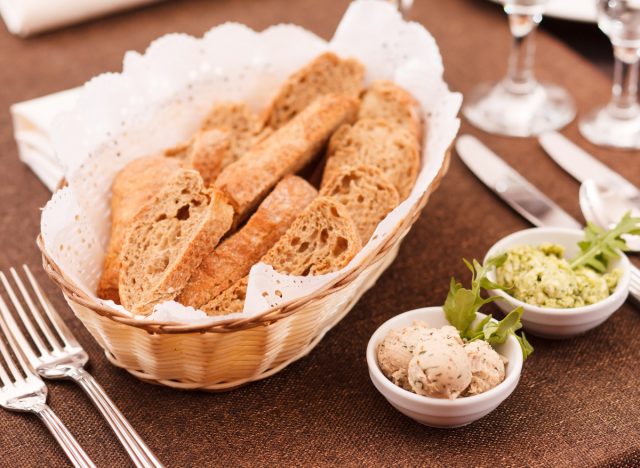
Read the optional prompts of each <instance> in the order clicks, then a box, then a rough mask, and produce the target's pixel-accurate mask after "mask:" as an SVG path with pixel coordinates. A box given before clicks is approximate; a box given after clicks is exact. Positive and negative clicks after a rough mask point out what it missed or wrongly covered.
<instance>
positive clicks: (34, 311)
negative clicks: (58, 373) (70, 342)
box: [11, 268, 62, 351]
mask: <svg viewBox="0 0 640 468" xmlns="http://www.w3.org/2000/svg"><path fill="white" fill-rule="evenodd" d="M11 276H13V281H15V283H16V284H17V285H18V289H19V290H20V292H21V293H22V297H23V298H24V300H25V302H26V303H27V306H28V307H29V310H30V311H31V316H32V317H33V318H34V319H35V320H36V323H37V324H38V326H39V327H40V330H42V333H43V334H44V336H45V338H46V339H47V341H49V344H50V345H51V347H52V348H53V349H55V350H58V351H61V350H62V345H61V344H60V340H59V339H58V338H57V337H56V336H55V335H54V334H53V332H52V331H51V328H49V325H47V322H46V321H45V320H44V319H43V318H42V314H41V313H40V310H38V308H37V307H36V305H35V304H34V303H33V300H32V299H31V294H29V291H27V288H25V286H24V283H23V282H22V279H20V277H19V276H18V272H17V271H16V270H15V268H11Z"/></svg>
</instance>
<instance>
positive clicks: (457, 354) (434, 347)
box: [408, 326, 471, 399]
mask: <svg viewBox="0 0 640 468" xmlns="http://www.w3.org/2000/svg"><path fill="white" fill-rule="evenodd" d="M408 378H409V384H410V385H411V388H412V389H413V391H414V392H415V393H417V394H418V395H426V396H430V397H435V398H449V399H454V398H457V397H458V396H459V395H460V394H461V393H462V392H463V391H464V390H465V389H466V388H467V387H468V386H469V383H470V382H471V365H470V362H469V359H468V358H467V354H466V353H465V350H464V348H463V342H462V339H461V338H460V334H459V333H458V330H456V329H455V328H454V327H451V326H446V327H442V328H431V329H430V330H429V331H428V333H427V336H426V337H425V339H424V340H423V341H421V342H420V343H419V344H418V346H417V347H416V349H415V350H414V356H413V358H412V359H411V361H410V362H409V369H408Z"/></svg>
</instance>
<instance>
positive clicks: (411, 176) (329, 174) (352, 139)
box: [321, 119, 420, 200]
mask: <svg viewBox="0 0 640 468" xmlns="http://www.w3.org/2000/svg"><path fill="white" fill-rule="evenodd" d="M327 154H328V157H327V165H326V167H325V169H324V174H323V176H322V183H321V188H322V187H324V186H325V185H327V184H328V183H329V182H330V181H331V179H333V178H334V177H335V176H336V174H338V172H340V170H341V169H342V168H343V167H345V166H356V165H359V164H368V165H370V166H375V167H377V168H378V169H380V170H381V171H382V172H383V173H384V175H385V176H386V177H387V179H389V181H390V182H391V183H392V184H393V185H394V186H395V188H396V190H398V194H399V195H400V199H401V200H404V199H405V198H407V196H408V195H409V193H410V192H411V189H412V188H413V184H414V183H415V181H416V178H417V177H418V170H419V169H420V155H419V153H418V145H417V142H416V140H415V138H414V136H413V135H411V134H410V133H409V131H408V130H406V129H404V128H401V127H398V126H396V125H393V124H390V123H389V122H387V121H386V120H382V119H363V120H358V122H356V123H355V125H353V126H351V125H343V126H342V127H341V128H339V129H338V131H336V132H335V133H334V134H333V136H332V137H331V141H330V142H329V148H328V150H327Z"/></svg>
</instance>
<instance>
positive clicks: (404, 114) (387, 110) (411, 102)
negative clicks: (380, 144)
mask: <svg viewBox="0 0 640 468" xmlns="http://www.w3.org/2000/svg"><path fill="white" fill-rule="evenodd" d="M358 119H385V120H387V121H389V122H391V123H393V124H396V125H398V126H399V127H403V128H406V129H407V130H409V131H410V132H411V134H413V135H414V136H415V138H416V141H418V143H421V142H422V140H423V136H424V122H423V120H422V113H421V111H420V105H419V104H418V101H416V100H415V98H414V97H413V96H412V95H411V94H409V92H408V91H406V90H405V89H403V88H401V87H400V86H398V85H397V84H395V83H394V82H393V81H388V80H376V81H374V82H373V83H371V85H369V87H368V88H367V89H366V90H365V92H364V93H363V96H362V104H361V105H360V111H359V112H358Z"/></svg>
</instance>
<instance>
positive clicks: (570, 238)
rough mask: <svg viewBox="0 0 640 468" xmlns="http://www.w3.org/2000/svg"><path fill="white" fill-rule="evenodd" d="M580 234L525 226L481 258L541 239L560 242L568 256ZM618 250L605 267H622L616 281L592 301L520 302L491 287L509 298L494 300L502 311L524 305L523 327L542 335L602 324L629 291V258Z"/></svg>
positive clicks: (575, 250)
mask: <svg viewBox="0 0 640 468" xmlns="http://www.w3.org/2000/svg"><path fill="white" fill-rule="evenodd" d="M583 237H584V233H583V232H582V231H580V230H577V229H565V228H550V227H546V228H533V229H525V230H524V231H518V232H514V233H513V234H511V235H509V236H507V237H505V238H503V239H502V240H500V241H498V242H497V243H496V244H495V245H494V246H493V247H491V248H490V249H489V251H488V252H487V255H486V256H485V258H484V260H485V261H487V259H489V258H492V257H494V256H496V255H500V254H501V253H503V252H505V251H507V250H509V249H512V248H514V247H518V246H522V245H532V246H537V245H540V244H543V243H545V242H550V243H553V244H559V245H562V246H564V247H565V255H566V256H567V258H571V257H574V256H575V255H576V254H577V253H578V251H579V247H578V241H580V240H582V239H583ZM619 253H620V257H619V258H618V259H616V260H615V261H612V262H611V264H610V265H609V268H610V269H614V268H619V269H620V270H622V276H621V278H620V281H619V282H618V285H617V286H616V289H615V291H614V292H613V294H611V295H610V296H609V297H607V298H606V299H604V300H602V301H600V302H597V303H595V304H591V305H587V306H582V307H574V308H571V309H558V308H549V307H539V306H535V305H531V304H527V303H525V302H522V301H520V300H518V299H516V298H515V297H513V296H511V295H509V294H507V293H506V292H504V291H499V290H495V291H492V292H491V293H492V294H496V295H498V296H501V297H503V298H504V299H507V300H508V301H509V302H506V301H497V302H496V304H498V306H500V308H501V309H502V310H504V311H505V312H508V311H511V310H512V309H513V308H514V307H515V306H522V308H523V309H524V312H523V314H522V319H521V320H522V324H523V326H524V329H525V330H526V331H527V332H529V333H531V334H532V335H536V336H541V337H544V338H568V337H571V336H575V335H579V334H580V333H584V332H586V331H588V330H591V329H592V328H595V327H597V326H598V325H600V324H602V323H603V322H604V321H605V320H607V319H608V318H609V317H610V316H611V315H612V314H613V313H614V312H615V311H617V310H618V309H619V308H620V307H621V306H622V304H623V303H624V301H626V299H627V296H628V295H629V282H630V280H631V268H630V264H629V259H628V258H627V257H626V256H625V255H624V254H623V253H622V252H619ZM487 276H488V278H489V279H490V280H492V281H495V272H490V273H489V275H487Z"/></svg>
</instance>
